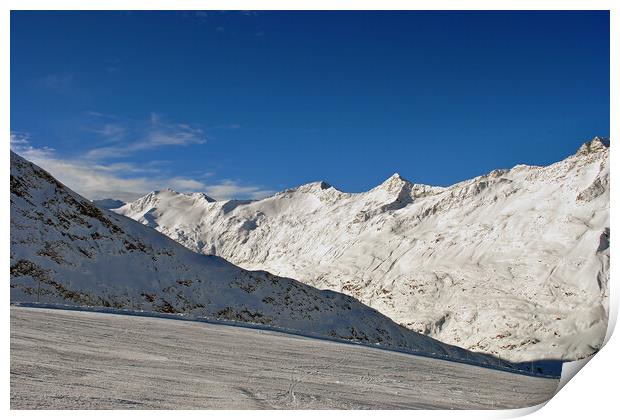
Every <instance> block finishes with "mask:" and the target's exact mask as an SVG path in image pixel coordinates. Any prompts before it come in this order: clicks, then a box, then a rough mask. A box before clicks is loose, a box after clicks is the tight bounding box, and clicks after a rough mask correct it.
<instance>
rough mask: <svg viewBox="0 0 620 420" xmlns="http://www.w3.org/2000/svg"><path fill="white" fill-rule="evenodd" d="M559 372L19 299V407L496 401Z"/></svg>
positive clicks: (507, 400) (410, 405) (515, 400)
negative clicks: (507, 368) (536, 373)
mask: <svg viewBox="0 0 620 420" xmlns="http://www.w3.org/2000/svg"><path fill="white" fill-rule="evenodd" d="M557 384H558V380H557V379H547V378H535V377H529V376H524V375H518V374H512V373H508V372H502V371H496V370H491V369H484V368H480V367H476V366H470V365H465V364H459V363H451V362H448V361H443V360H435V359H428V358H424V357H417V356H413V355H406V354H397V353H393V352H388V351H383V350H378V349H372V348H367V347H361V346H354V345H349V344H341V343H335V342H330V341H324V340H315V339H308V338H302V337H297V336H291V335H287V334H282V333H278V332H271V331H261V330H251V329H247V328H238V327H234V326H224V325H214V324H204V323H194V322H185V321H175V320H169V319H161V318H148V317H144V318H142V317H134V316H124V315H113V314H102V313H92V312H78V311H62V310H53V309H40V308H20V307H12V308H11V395H10V396H11V408H12V409H133V408H136V409H181V408H183V409H193V408H195V409H198V408H211V409H266V408H273V409H292V408H295V409H432V408H444V409H450V408H457V409H493V408H520V407H527V406H533V405H536V404H539V403H542V402H544V401H546V400H548V399H549V398H551V397H552V396H553V394H554V392H555V390H556V387H557Z"/></svg>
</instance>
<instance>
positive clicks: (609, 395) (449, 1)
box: [0, 0, 620, 420]
mask: <svg viewBox="0 0 620 420" xmlns="http://www.w3.org/2000/svg"><path fill="white" fill-rule="evenodd" d="M617 4H620V2H617V1H611V0H591V1H576V0H568V1H561V2H560V1H557V0H556V1H553V0H521V1H514V0H506V1H501V2H500V1H499V0H496V1H491V0H474V1H468V2H465V1H463V0H460V1H459V0H437V1H421V0H409V1H405V0H382V1H380V2H379V1H370V0H358V1H355V2H353V1H343V0H340V1H339V0H332V1H327V0H314V1H311V2H310V1H308V0H306V1H296V2H295V3H292V2H290V1H289V2H287V1H283V0H262V1H259V0H229V1H225V0H210V1H203V0H177V1H164V0H151V1H141V0H108V1H102V0H92V1H84V0H82V1H80V0H57V1H54V2H51V1H45V0H21V1H18V0H5V1H3V2H2V6H0V7H1V8H2V13H1V14H0V45H1V47H0V50H1V54H2V55H1V56H0V63H1V64H0V83H1V89H0V92H2V95H1V102H0V127H1V130H2V132H4V133H5V134H4V135H5V136H6V137H5V138H6V141H5V143H4V144H3V151H2V155H3V161H2V165H1V168H2V176H3V177H4V179H5V180H6V179H8V177H9V170H10V169H9V159H8V154H9V144H10V142H9V133H10V118H9V116H10V95H9V92H10V74H9V69H10V67H9V63H10V11H11V10H156V9H160V10H184V9H185V10H484V9H490V10H609V11H610V42H611V43H610V54H611V56H610V67H611V68H610V77H611V80H610V88H611V99H610V114H611V115H618V92H617V90H618V78H619V76H620V67H619V66H618V56H619V54H618V52H619V51H618V46H619V45H618V40H619V36H620V33H619V31H618V28H619V26H620V18H619V16H620V12H619V6H618V5H617ZM610 125H611V127H610V128H611V131H610V137H611V138H612V140H611V141H612V142H614V141H615V139H617V138H618V137H619V136H618V134H619V133H618V124H617V122H616V121H614V119H611V121H610ZM614 147H615V146H612V148H614ZM613 155H614V153H612V154H611V156H612V159H611V172H613V173H615V172H616V167H617V165H616V161H615V160H614V159H613ZM0 189H1V190H0V196H2V197H8V196H9V185H8V183H7V182H6V181H5V182H3V183H2V184H0ZM612 191H613V189H612ZM610 198H611V202H610V206H611V222H612V224H613V221H614V220H616V218H615V217H614V216H615V215H616V213H617V212H616V211H615V210H616V206H615V204H616V202H615V201H616V200H615V199H614V196H613V194H612V195H611V197H610ZM0 208H1V210H0V211H1V216H2V217H1V218H0V220H2V236H3V238H4V241H3V242H2V244H1V246H2V255H3V256H4V258H5V269H4V270H5V271H4V272H5V273H6V274H5V275H7V276H8V265H9V261H8V256H9V241H8V240H7V238H8V236H9V226H10V216H9V214H10V207H9V201H8V200H6V201H5V202H4V204H3V205H2V206H1V207H0ZM611 230H612V231H615V230H614V228H613V226H612V228H611ZM615 249H616V248H615V247H612V248H611V254H612V255H613V257H612V260H613V261H615V258H616V257H615V255H616V254H617V253H616V252H615ZM615 273H616V270H615V264H614V263H613V262H612V264H611V274H610V278H614V274H615ZM610 289H611V291H610V299H611V302H610V327H609V329H608V332H607V337H606V345H605V347H604V348H603V349H602V350H601V351H600V352H599V353H598V354H597V355H596V356H595V357H593V358H592V360H591V361H590V362H589V363H588V368H586V369H584V371H583V372H580V373H579V374H578V376H577V378H576V379H575V380H572V381H570V383H568V384H566V383H564V385H566V387H565V388H562V389H561V391H560V392H559V393H558V394H557V395H556V396H555V397H553V398H552V399H551V400H550V401H549V402H548V403H547V404H546V406H545V407H544V409H542V410H539V409H540V408H541V407H542V406H543V405H541V406H538V407H532V408H527V409H521V410H498V411H454V412H448V411H423V412H416V413H412V412H411V411H390V412H389V413H384V414H385V415H386V416H389V417H390V418H392V419H409V418H411V417H412V416H414V415H415V416H416V417H420V416H421V417H423V418H438V419H444V418H461V419H463V418H467V419H470V418H471V419H480V418H508V417H516V416H521V415H525V414H529V413H532V412H535V413H534V417H536V418H562V419H572V418H579V419H583V418H586V417H587V418H593V417H597V416H600V418H603V419H604V418H607V417H609V415H608V414H609V413H612V412H616V411H617V410H616V408H617V404H616V401H615V399H616V398H617V393H616V392H615V385H616V384H615V380H616V375H617V374H618V373H619V369H618V366H619V363H618V360H617V356H616V355H617V354H620V351H619V349H620V345H619V344H618V338H617V337H613V336H611V333H612V331H613V329H614V327H615V323H616V320H617V315H618V292H617V289H616V288H615V284H614V283H613V281H612V282H610ZM0 294H1V295H2V297H3V300H2V301H3V302H5V303H4V304H3V305H2V307H1V310H2V317H3V322H2V324H1V328H2V336H3V337H4V346H3V347H2V359H1V361H2V366H3V372H4V375H2V388H3V389H4V392H5V393H4V399H3V400H2V406H3V409H4V410H3V411H4V412H5V413H8V414H9V415H11V416H13V417H16V418H31V417H38V418H41V417H43V416H45V418H46V419H64V418H81V417H83V416H84V415H88V416H89V417H93V418H102V419H103V418H108V417H109V416H110V415H117V416H121V417H130V416H131V417H132V418H134V419H148V420H153V419H154V418H155V419H164V418H167V417H168V416H170V415H171V413H169V412H165V411H159V412H157V411H131V412H130V411H112V412H111V411H90V412H84V411H36V412H34V411H10V410H9V386H10V381H9V371H10V364H9V355H10V347H9V342H10V335H9V314H10V312H9V288H8V287H6V286H5V287H0ZM583 365H584V363H580V362H574V363H573V364H571V365H570V366H569V367H568V369H567V370H573V371H575V372H576V371H578V370H579V369H580V368H581V367H583ZM573 373H574V372H573ZM563 376H566V375H563ZM173 415H175V416H183V417H190V418H202V417H204V416H205V415H209V416H215V417H226V418H231V417H232V418H236V417H240V418H241V417H246V416H249V415H251V416H252V417H255V418H256V419H258V420H261V419H269V420H272V419H285V418H288V417H290V416H291V415H294V416H295V417H296V418H300V419H311V418H314V417H316V416H321V417H323V416H324V417H327V418H336V417H337V418H338V419H342V418H350V419H353V418H355V419H356V420H357V419H359V418H360V417H364V418H371V417H375V416H377V415H379V416H380V415H382V414H380V413H375V412H368V411H363V412H360V411H296V412H295V413H291V412H286V411H275V412H274V411H241V412H239V411H211V412H209V413H208V414H206V413H205V412H201V411H179V412H175V413H174V414H173Z"/></svg>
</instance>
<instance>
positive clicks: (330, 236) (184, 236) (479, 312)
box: [116, 138, 609, 361]
mask: <svg viewBox="0 0 620 420" xmlns="http://www.w3.org/2000/svg"><path fill="white" fill-rule="evenodd" d="M608 147H609V143H608V140H605V139H600V138H595V139H594V140H593V141H591V142H589V143H586V144H584V145H583V146H582V147H581V148H580V149H579V151H578V152H577V153H576V154H575V155H573V156H569V157H568V158H566V159H565V160H563V161H561V162H558V163H555V164H553V165H550V166H546V167H535V166H526V165H519V166H516V167H514V168H512V169H511V170H496V171H493V172H491V173H489V174H488V175H483V176H480V177H477V178H474V179H471V180H468V181H464V182H461V183H458V184H456V185H452V186H450V187H447V188H443V187H431V186H427V185H419V184H412V183H410V182H408V181H406V180H404V179H403V178H401V177H400V176H399V175H398V174H395V175H394V176H392V177H391V178H389V179H388V180H386V181H385V182H384V183H383V184H381V185H379V186H378V187H376V188H374V189H372V190H370V191H368V192H365V193H358V194H351V193H345V192H341V191H339V190H337V189H336V188H334V187H332V186H330V185H328V184H327V183H325V182H316V183H312V184H307V185H302V186H300V187H298V188H294V189H290V190H286V191H283V192H281V193H278V194H276V195H274V196H273V197H269V198H266V199H263V200H260V201H234V200H233V201H225V202H214V201H213V200H211V199H209V198H208V197H206V196H204V195H200V194H181V193H177V192H174V191H172V190H165V191H159V192H153V193H150V194H148V195H146V196H145V197H142V198H140V199H138V200H137V201H135V202H133V203H129V204H127V205H125V206H123V207H121V208H120V209H117V210H116V211H117V212H118V213H120V214H124V215H126V216H129V217H131V218H133V219H135V220H138V221H140V222H142V223H144V224H146V225H148V226H151V227H154V228H155V229H157V230H158V231H160V232H162V233H164V234H166V235H168V236H169V237H171V238H173V239H174V240H175V241H178V242H179V243H181V244H183V245H185V246H186V247H188V248H189V249H192V250H194V251H196V252H201V253H204V254H214V255H218V256H221V257H224V258H226V259H228V260H229V261H231V262H233V263H234V264H237V265H239V266H241V267H244V268H246V269H263V270H268V271H270V272H273V273H275V274H277V275H281V276H290V277H294V278H296V279H298V280H300V281H302V282H304V283H306V284H308V285H311V286H314V287H317V288H321V289H331V290H335V291H338V292H343V293H346V294H348V295H350V296H353V297H355V298H357V299H359V300H360V301H361V302H363V303H365V304H367V305H369V306H371V307H373V308H375V309H377V310H378V311H380V312H381V313H383V314H385V315H387V316H389V317H390V318H392V319H393V320H395V321H396V322H398V323H400V324H401V325H403V326H406V327H407V328H409V329H411V330H413V331H418V332H421V333H424V334H427V335H429V336H432V337H434V338H437V339H439V340H441V341H443V342H447V343H451V344H455V345H458V346H461V347H464V348H467V349H470V350H475V351H483V352H487V353H491V354H495V355H499V356H501V357H503V358H506V359H510V360H513V361H522V360H531V359H564V360H571V359H577V358H580V357H585V356H587V355H590V354H592V353H593V352H594V351H596V349H598V348H599V347H600V345H601V342H602V340H603V337H604V335H605V331H606V325H607V314H608V306H607V296H608V279H609V149H608Z"/></svg>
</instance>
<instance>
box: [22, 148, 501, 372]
mask: <svg viewBox="0 0 620 420" xmlns="http://www.w3.org/2000/svg"><path fill="white" fill-rule="evenodd" d="M193 197H194V198H195V199H196V200H205V202H206V200H207V198H205V197H203V196H198V195H196V196H193ZM11 301H12V302H41V303H63V304H70V305H77V306H95V307H111V308H125V309H131V310H134V311H135V310H145V311H158V312H165V313H183V314H186V315H187V318H201V317H206V318H211V319H221V320H231V321H240V322H250V323H256V324H266V325H269V326H274V327H279V328H281V329H285V330H288V331H295V332H299V333H303V334H307V335H312V336H320V337H328V338H335V339H345V340H353V341H357V342H360V343H365V344H370V345H376V344H377V345H381V346H384V347H386V348H391V349H401V350H408V351H412V352H417V353H422V354H426V355H434V356H436V357H447V358H453V359H458V360H467V361H470V362H472V363H476V364H483V365H484V364H491V365H494V366H499V365H504V366H506V365H505V364H502V363H500V362H498V361H497V360H495V359H493V358H491V357H489V356H486V355H481V354H474V353H471V352H468V351H465V350H463V349H460V348H457V347H452V346H448V345H445V344H443V343H441V342H439V341H437V340H434V339H432V338H430V337H426V336H424V335H422V334H418V333H415V332H413V331H410V330H408V329H406V328H404V327H402V326H400V325H398V324H396V323H394V322H393V321H392V320H390V319H389V318H387V317H386V316H384V315H382V314H380V313H379V312H377V311H376V310H374V309H372V308H369V307H367V306H365V305H363V304H361V303H360V302H359V301H357V300H356V299H354V298H352V297H350V296H347V295H344V294H341V293H336V292H333V291H320V290H317V289H315V288H313V287H311V286H307V285H305V284H303V283H299V282H297V281H295V280H291V279H286V278H280V277H276V276H274V275H271V274H269V273H267V272H264V271H255V272H250V271H246V270H243V269H241V268H239V267H236V266H234V265H232V264H230V263H229V262H227V261H225V260H224V259H222V258H220V257H216V256H206V255H201V254H196V253H194V252H192V251H190V250H188V249H187V248H185V247H183V246H182V245H180V244H178V243H176V242H174V241H173V240H171V239H169V238H167V237H166V236H164V235H162V234H161V233H159V232H157V231H156V230H154V229H150V228H148V227H145V226H143V225H141V224H140V223H137V222H135V221H133V220H131V219H129V218H126V217H124V216H121V215H118V214H115V213H112V212H109V211H107V210H101V209H99V208H97V207H95V206H94V205H93V204H92V203H91V202H90V201H88V200H86V199H85V198H83V197H81V196H79V195H78V194H76V193H74V192H73V191H71V190H69V189H68V188H66V187H65V186H64V185H62V184H61V183H60V182H58V181H57V180H56V179H54V178H53V177H52V176H51V175H49V174H48V173H47V172H45V171H43V170H42V169H40V168H39V167H37V166H35V165H33V164H32V163H30V162H28V161H26V160H24V159H23V158H21V157H19V156H18V155H16V154H14V153H11Z"/></svg>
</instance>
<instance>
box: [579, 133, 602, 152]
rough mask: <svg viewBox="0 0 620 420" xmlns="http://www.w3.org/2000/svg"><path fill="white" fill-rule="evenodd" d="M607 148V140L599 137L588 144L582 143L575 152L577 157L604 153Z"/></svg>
mask: <svg viewBox="0 0 620 420" xmlns="http://www.w3.org/2000/svg"><path fill="white" fill-rule="evenodd" d="M608 148H609V138H607V137H599V136H596V137H594V138H593V139H592V140H590V141H589V142H586V143H584V144H583V145H582V146H581V147H580V148H579V150H577V153H576V154H577V155H583V154H589V153H597V152H602V151H605V150H607V149H608Z"/></svg>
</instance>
